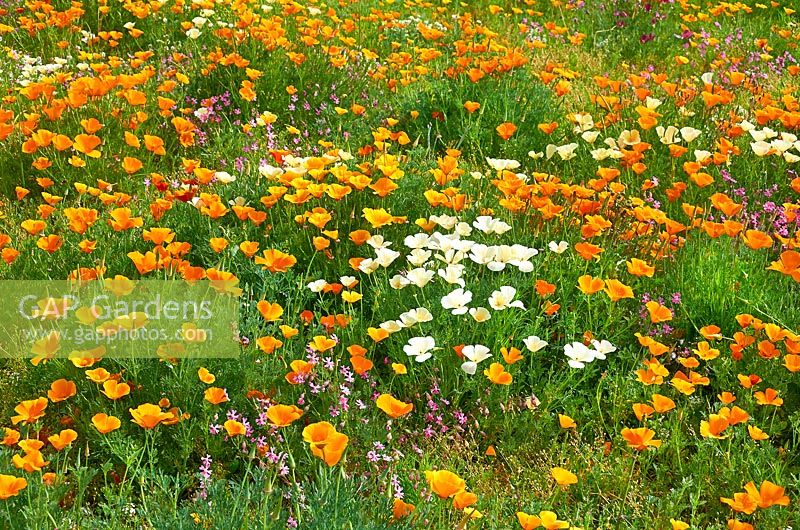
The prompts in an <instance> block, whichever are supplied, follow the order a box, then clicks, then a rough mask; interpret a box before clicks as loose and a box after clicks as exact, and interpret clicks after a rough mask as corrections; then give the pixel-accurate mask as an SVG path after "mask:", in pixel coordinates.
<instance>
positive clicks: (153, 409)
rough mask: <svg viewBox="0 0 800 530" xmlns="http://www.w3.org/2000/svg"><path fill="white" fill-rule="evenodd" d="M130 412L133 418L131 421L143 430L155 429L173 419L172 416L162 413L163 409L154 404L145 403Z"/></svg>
mask: <svg viewBox="0 0 800 530" xmlns="http://www.w3.org/2000/svg"><path fill="white" fill-rule="evenodd" d="M128 411H129V412H130V413H131V416H132V417H133V419H132V420H131V421H132V422H133V423H135V424H136V425H138V426H139V427H141V428H143V429H154V428H155V427H156V426H157V425H158V424H159V423H161V422H163V421H164V420H169V419H170V418H172V415H171V414H169V413H168V412H164V411H162V410H161V407H159V406H158V405H153V404H152V403H144V404H142V405H139V406H138V407H136V408H135V409H128Z"/></svg>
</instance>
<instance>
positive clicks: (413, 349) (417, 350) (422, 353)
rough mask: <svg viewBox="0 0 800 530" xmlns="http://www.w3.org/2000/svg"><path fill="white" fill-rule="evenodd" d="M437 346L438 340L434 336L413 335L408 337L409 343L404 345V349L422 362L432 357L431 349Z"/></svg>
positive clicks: (407, 353)
mask: <svg viewBox="0 0 800 530" xmlns="http://www.w3.org/2000/svg"><path fill="white" fill-rule="evenodd" d="M435 347H436V341H435V340H434V339H433V337H413V338H410V339H408V344H406V345H405V346H403V351H404V352H405V353H406V355H408V356H410V357H414V360H415V361H417V362H418V363H421V362H423V361H426V360H428V359H430V358H431V355H432V354H431V350H433V348H435Z"/></svg>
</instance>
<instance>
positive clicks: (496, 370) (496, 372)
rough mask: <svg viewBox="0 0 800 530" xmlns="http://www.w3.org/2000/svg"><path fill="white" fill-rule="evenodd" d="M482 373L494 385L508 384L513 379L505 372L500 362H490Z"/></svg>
mask: <svg viewBox="0 0 800 530" xmlns="http://www.w3.org/2000/svg"><path fill="white" fill-rule="evenodd" d="M483 375H485V376H486V377H488V378H489V381H491V382H492V383H494V384H496V385H510V384H511V381H512V380H513V377H512V376H511V374H510V373H508V372H506V370H505V368H503V365H502V364H500V363H492V364H491V365H490V366H489V368H487V369H486V370H484V371H483Z"/></svg>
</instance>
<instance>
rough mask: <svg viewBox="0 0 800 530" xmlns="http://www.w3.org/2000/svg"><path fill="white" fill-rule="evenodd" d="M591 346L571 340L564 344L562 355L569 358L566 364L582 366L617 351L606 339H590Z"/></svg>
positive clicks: (576, 366) (573, 366) (603, 358)
mask: <svg viewBox="0 0 800 530" xmlns="http://www.w3.org/2000/svg"><path fill="white" fill-rule="evenodd" d="M591 344H592V346H593V348H589V347H588V346H587V345H585V344H583V343H582V342H573V343H572V344H565V345H564V355H566V356H567V358H569V361H567V364H568V365H570V366H571V367H572V368H584V367H585V366H586V365H587V364H588V363H591V362H592V361H594V360H595V359H600V360H605V359H606V355H607V354H609V353H613V352H615V351H617V347H616V346H614V345H613V344H611V343H610V342H608V341H607V340H601V341H598V340H592V342H591Z"/></svg>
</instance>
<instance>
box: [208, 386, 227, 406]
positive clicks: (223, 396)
mask: <svg viewBox="0 0 800 530" xmlns="http://www.w3.org/2000/svg"><path fill="white" fill-rule="evenodd" d="M203 397H204V399H205V400H206V401H208V402H209V403H211V404H212V405H219V404H220V403H225V402H226V401H229V399H228V391H227V390H225V389H224V388H219V387H216V386H212V387H210V388H207V389H206V391H205V393H204V394H203Z"/></svg>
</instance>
